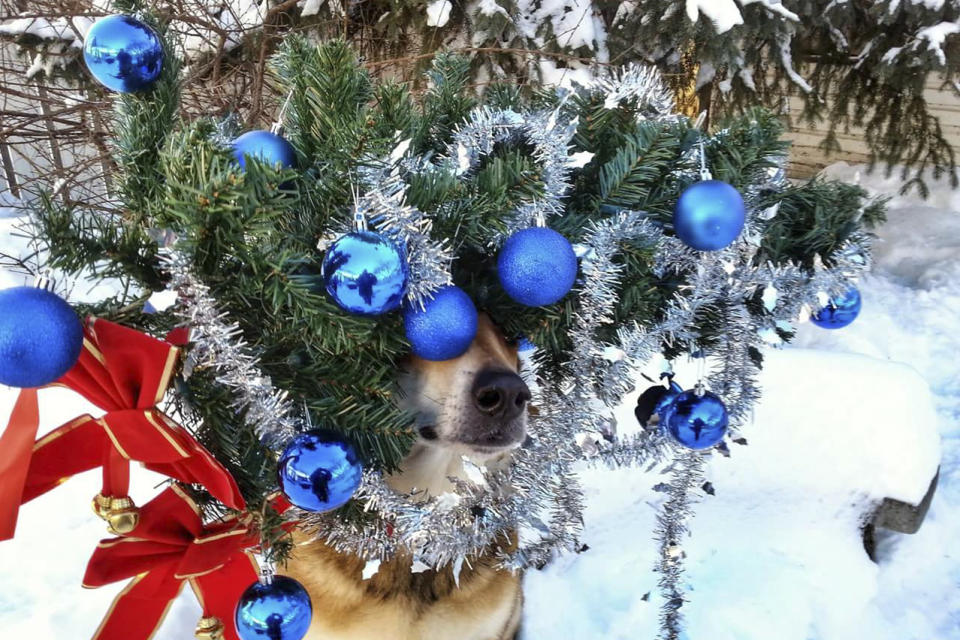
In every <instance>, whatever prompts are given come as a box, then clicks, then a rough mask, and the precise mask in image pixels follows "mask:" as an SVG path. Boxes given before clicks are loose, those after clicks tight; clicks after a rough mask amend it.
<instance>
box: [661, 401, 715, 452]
mask: <svg viewBox="0 0 960 640" xmlns="http://www.w3.org/2000/svg"><path fill="white" fill-rule="evenodd" d="M660 419H661V422H663V423H664V424H665V425H666V428H667V431H669V432H670V435H671V436H673V438H674V439H675V440H676V441H677V442H679V443H680V444H682V445H683V446H685V447H688V448H690V449H707V448H709V447H712V446H713V445H715V444H717V443H718V442H720V441H721V440H723V436H724V434H725V433H726V432H727V425H728V424H729V422H730V420H729V417H728V415H727V407H726V406H725V405H724V404H723V400H721V399H720V398H718V397H717V396H716V395H715V394H713V393H710V392H709V391H704V392H702V393H697V391H696V390H695V389H691V390H689V391H684V392H683V393H681V394H679V395H677V396H676V397H675V398H674V399H673V402H671V403H670V404H669V405H668V406H667V407H666V408H665V409H664V410H662V411H661V412H660Z"/></svg>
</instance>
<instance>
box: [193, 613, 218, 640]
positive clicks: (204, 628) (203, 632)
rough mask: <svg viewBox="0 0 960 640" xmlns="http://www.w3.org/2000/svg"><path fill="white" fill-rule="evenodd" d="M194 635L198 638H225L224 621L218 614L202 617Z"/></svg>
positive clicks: (212, 639)
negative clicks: (221, 620)
mask: <svg viewBox="0 0 960 640" xmlns="http://www.w3.org/2000/svg"><path fill="white" fill-rule="evenodd" d="M193 635H195V636H196V637H197V640H223V623H222V622H220V618H218V617H216V616H206V617H203V618H200V621H199V622H197V629H196V631H194V632H193Z"/></svg>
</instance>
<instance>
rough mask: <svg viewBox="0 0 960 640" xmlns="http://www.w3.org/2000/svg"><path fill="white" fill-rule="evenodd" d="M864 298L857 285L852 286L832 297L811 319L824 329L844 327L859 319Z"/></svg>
mask: <svg viewBox="0 0 960 640" xmlns="http://www.w3.org/2000/svg"><path fill="white" fill-rule="evenodd" d="M862 305H863V300H862V299H861V298H860V291H858V290H857V288H856V287H850V289H848V290H847V292H846V293H844V294H843V295H840V296H836V297H833V298H831V299H830V302H829V303H827V306H825V307H824V308H823V309H820V311H818V312H817V313H815V314H813V316H812V317H811V318H810V321H811V322H813V324H815V325H817V326H818V327H821V328H823V329H842V328H843V327H845V326H847V325H848V324H850V323H851V322H853V321H854V320H856V319H857V316H858V315H860V307H861V306H862Z"/></svg>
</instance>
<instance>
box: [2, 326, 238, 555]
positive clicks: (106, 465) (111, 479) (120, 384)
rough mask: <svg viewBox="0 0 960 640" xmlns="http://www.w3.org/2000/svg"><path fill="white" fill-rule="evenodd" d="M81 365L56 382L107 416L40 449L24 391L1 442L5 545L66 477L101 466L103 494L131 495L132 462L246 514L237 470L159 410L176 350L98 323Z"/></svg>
mask: <svg viewBox="0 0 960 640" xmlns="http://www.w3.org/2000/svg"><path fill="white" fill-rule="evenodd" d="M84 333H85V335H84V341H83V350H82V351H81V353H80V359H79V360H78V361H77V364H76V365H74V367H73V368H72V369H70V371H68V372H67V373H66V374H65V375H64V376H63V377H62V378H61V379H60V380H58V382H57V384H61V385H64V386H66V387H68V388H70V389H73V390H74V391H76V392H78V393H80V394H81V395H82V396H84V397H85V398H87V399H88V400H90V401H91V402H92V403H93V404H95V405H97V406H98V407H100V408H101V409H104V410H105V411H106V412H107V413H106V414H105V415H104V416H102V417H101V418H97V419H95V418H93V417H91V416H89V415H83V416H80V417H79V418H76V419H74V420H71V421H70V422H68V423H67V424H65V425H63V426H61V427H59V428H57V429H55V430H54V431H52V432H50V433H49V434H47V435H46V436H44V437H43V438H41V439H40V440H38V441H37V442H36V443H35V444H34V443H33V440H34V438H36V434H37V428H38V409H37V395H36V390H35V389H24V390H23V391H22V392H21V394H20V398H19V399H18V400H17V404H16V406H15V407H14V410H13V413H12V414H11V417H10V422H9V424H8V426H7V429H6V431H5V432H4V434H3V437H2V438H0V540H6V539H9V538H12V537H13V534H14V530H15V528H16V523H17V515H18V512H19V508H20V505H21V504H23V503H25V502H27V501H29V500H32V499H33V498H36V497H37V496H40V495H43V494H44V493H46V492H47V491H50V490H51V489H53V488H54V487H56V486H58V485H59V484H61V483H62V482H63V481H65V480H66V479H68V478H69V477H71V476H73V475H75V474H77V473H80V472H83V471H87V470H89V469H94V468H96V467H103V491H102V492H101V493H102V494H103V495H104V496H125V495H127V490H128V488H129V483H130V461H131V460H137V461H140V462H141V463H143V466H144V467H146V468H147V469H150V470H152V471H156V472H158V473H161V474H163V475H166V476H168V477H170V478H174V479H176V480H180V481H181V482H185V483H188V484H200V485H203V486H204V487H205V488H206V489H207V491H209V492H210V493H211V495H213V496H214V497H215V498H217V499H218V500H220V501H221V502H222V503H223V504H225V505H226V506H227V507H229V508H231V509H235V510H238V511H242V510H243V509H244V508H245V503H244V500H243V497H242V496H241V495H240V489H239V488H238V487H237V483H236V481H235V480H234V479H233V476H231V475H230V472H229V471H227V470H226V469H225V468H224V467H223V466H222V465H221V464H220V463H219V462H217V460H216V459H215V458H214V457H213V456H212V455H210V453H209V452H208V451H207V450H206V449H204V448H203V447H202V446H201V445H200V444H199V443H198V442H197V441H196V440H194V438H193V437H192V436H191V435H190V434H189V433H187V431H186V430H185V429H184V428H183V427H181V426H180V425H178V424H177V423H176V422H174V421H173V420H171V419H170V418H169V417H167V416H166V415H165V414H164V413H162V412H161V411H159V410H158V409H157V408H156V406H155V405H156V404H157V403H158V402H160V400H161V399H162V398H163V395H164V393H165V392H166V389H167V385H168V384H169V382H170V375H171V373H172V371H173V366H174V364H175V363H176V360H177V355H178V353H179V350H178V349H177V348H176V347H174V346H173V345H171V344H169V343H167V342H164V341H162V340H157V339H155V338H151V337H150V336H147V335H144V334H142V333H140V332H138V331H134V330H133V329H129V328H126V327H122V326H120V325H117V324H113V323H111V322H107V321H105V320H94V319H91V320H90V321H89V322H88V324H87V327H86V329H85V332H84Z"/></svg>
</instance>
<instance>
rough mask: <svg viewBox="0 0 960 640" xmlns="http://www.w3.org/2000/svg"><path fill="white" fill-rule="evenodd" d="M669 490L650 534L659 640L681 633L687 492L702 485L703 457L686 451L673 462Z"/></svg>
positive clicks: (689, 510) (690, 511) (688, 510)
mask: <svg viewBox="0 0 960 640" xmlns="http://www.w3.org/2000/svg"><path fill="white" fill-rule="evenodd" d="M670 480H671V481H670V490H669V493H668V496H667V500H666V502H664V503H663V506H662V507H661V509H660V512H659V513H658V514H657V524H656V527H655V529H654V533H655V536H656V539H657V542H658V550H659V557H658V559H657V564H656V567H655V570H656V571H657V573H659V574H660V579H659V581H658V587H659V589H660V596H661V598H662V599H663V604H662V605H661V606H660V640H679V639H680V637H681V635H680V634H681V632H682V629H683V613H682V611H681V609H682V607H683V605H684V602H685V600H686V599H685V597H684V589H683V564H684V560H685V558H686V554H685V553H684V551H683V547H682V546H681V545H682V539H683V538H684V537H685V536H686V535H687V533H689V525H688V524H687V523H688V520H689V518H690V517H691V516H692V515H693V507H692V505H691V503H690V492H691V491H692V490H694V488H695V487H698V486H699V485H700V484H702V482H703V455H702V454H701V453H700V452H698V451H686V452H684V453H682V454H681V455H679V456H678V457H677V459H676V460H675V462H674V465H673V468H672V469H671V474H670Z"/></svg>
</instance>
